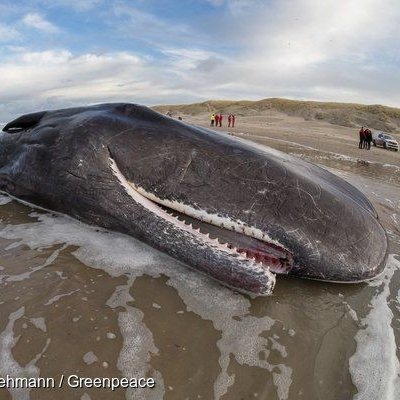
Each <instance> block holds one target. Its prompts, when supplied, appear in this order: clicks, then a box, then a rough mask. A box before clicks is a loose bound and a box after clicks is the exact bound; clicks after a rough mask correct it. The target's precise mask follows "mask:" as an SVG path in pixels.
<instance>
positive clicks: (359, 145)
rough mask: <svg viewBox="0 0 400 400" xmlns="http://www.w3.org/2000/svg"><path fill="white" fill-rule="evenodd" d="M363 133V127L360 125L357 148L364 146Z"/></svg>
mask: <svg viewBox="0 0 400 400" xmlns="http://www.w3.org/2000/svg"><path fill="white" fill-rule="evenodd" d="M364 135H365V133H364V127H363V126H362V127H361V129H360V143H359V144H358V148H359V149H362V148H363V147H364V140H365V136H364Z"/></svg>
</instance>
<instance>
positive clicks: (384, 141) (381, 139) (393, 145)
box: [372, 131, 399, 151]
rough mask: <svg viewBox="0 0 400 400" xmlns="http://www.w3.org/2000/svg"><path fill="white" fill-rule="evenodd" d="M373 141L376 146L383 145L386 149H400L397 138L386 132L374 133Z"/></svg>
mask: <svg viewBox="0 0 400 400" xmlns="http://www.w3.org/2000/svg"><path fill="white" fill-rule="evenodd" d="M372 143H373V144H374V146H382V147H383V148H384V149H393V150H394V151H398V150H399V144H398V143H397V140H396V139H395V138H394V137H393V136H391V135H389V134H388V133H385V132H380V131H376V132H374V133H373V134H372Z"/></svg>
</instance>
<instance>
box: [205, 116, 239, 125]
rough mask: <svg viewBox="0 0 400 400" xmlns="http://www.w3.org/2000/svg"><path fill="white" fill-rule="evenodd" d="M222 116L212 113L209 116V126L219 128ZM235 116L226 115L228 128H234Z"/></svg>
mask: <svg viewBox="0 0 400 400" xmlns="http://www.w3.org/2000/svg"><path fill="white" fill-rule="evenodd" d="M223 119H224V116H223V115H222V114H216V113H212V114H211V116H210V121H211V122H210V126H221V127H222V120H223ZM235 119H236V118H235V116H234V115H233V114H229V115H228V128H231V127H232V128H234V127H235Z"/></svg>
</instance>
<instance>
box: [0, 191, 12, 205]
mask: <svg viewBox="0 0 400 400" xmlns="http://www.w3.org/2000/svg"><path fill="white" fill-rule="evenodd" d="M11 201H12V199H11V198H10V197H8V196H6V195H3V194H1V195H0V206H4V205H5V204H8V203H10V202H11Z"/></svg>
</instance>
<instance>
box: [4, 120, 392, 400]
mask: <svg viewBox="0 0 400 400" xmlns="http://www.w3.org/2000/svg"><path fill="white" fill-rule="evenodd" d="M268 117H269V118H270V119H268ZM274 118H275V119H274ZM279 118H282V120H279ZM287 118H289V119H290V117H287ZM185 120H188V118H186V117H185ZM191 122H193V123H197V124H199V123H200V122H202V121H201V119H200V118H199V117H195V118H192V120H191ZM304 122H305V123H304V125H302V127H301V129H300V128H299V126H298V124H297V125H296V126H294V125H293V121H289V120H288V119H286V118H285V117H283V116H279V115H271V116H260V117H246V118H243V121H242V120H241V118H238V123H237V127H236V128H235V130H234V131H233V130H231V133H234V134H236V135H238V136H240V137H245V138H247V139H251V140H254V141H256V142H258V143H261V144H264V145H268V146H271V147H274V148H276V149H279V150H282V151H285V152H288V153H292V154H294V155H296V156H298V157H302V158H305V159H307V160H309V161H312V162H315V163H317V164H320V165H322V166H324V167H326V168H328V169H330V170H331V171H332V172H334V173H336V174H338V175H339V176H341V177H343V178H344V179H346V180H348V181H349V182H350V183H352V184H354V185H355V186H357V187H358V188H359V189H360V190H361V191H363V192H364V193H365V194H366V195H367V197H368V198H369V199H370V200H371V201H372V202H373V204H374V205H375V207H376V208H377V210H378V213H379V216H380V218H381V221H382V223H383V225H384V226H385V228H386V230H387V232H388V236H389V241H390V254H391V255H390V257H389V260H388V265H387V269H386V270H385V273H384V274H383V275H382V276H381V277H380V278H379V279H377V280H375V281H373V282H371V283H369V284H358V285H339V284H327V283H321V282H314V281H307V280H301V279H290V278H284V277H278V279H277V285H276V288H275V291H274V293H273V295H272V296H270V297H267V298H257V299H250V298H248V297H246V296H243V295H240V294H237V293H234V292H232V291H231V290H229V289H226V288H224V287H222V286H220V285H218V284H217V283H215V282H213V281H211V280H209V279H208V278H206V277H203V276H200V275H199V274H197V273H195V272H194V271H191V270H189V269H187V268H186V267H185V266H184V265H182V264H180V263H179V262H177V261H176V260H174V259H171V258H169V257H167V256H166V255H164V254H161V253H159V252H157V251H155V250H153V249H152V248H150V247H148V246H146V245H144V244H143V243H140V242H138V241H136V240H135V239H133V238H130V237H128V236H124V235H121V234H118V233H113V232H107V231H104V230H102V229H99V228H96V227H90V226H87V225H84V224H81V223H79V222H77V221H75V220H72V219H70V218H68V217H64V216H60V215H54V214H51V213H47V212H43V211H40V210H37V209H34V208H31V207H29V206H26V205H22V204H20V203H18V202H17V201H15V200H11V199H9V198H8V197H6V196H4V197H1V199H0V204H1V205H0V218H1V221H0V354H1V358H0V377H5V376H6V375H7V374H8V375H11V376H18V377H22V376H26V377H38V376H40V377H54V378H55V380H56V382H57V383H58V380H59V378H60V376H61V375H62V374H64V375H65V376H68V375H71V374H76V375H79V376H81V377H120V378H121V377H123V376H125V377H129V378H132V377H153V378H154V379H155V381H156V387H155V388H154V389H131V390H123V389H118V390H115V391H113V392H112V391H111V390H100V389H85V388H69V387H68V386H67V385H66V384H64V385H63V387H62V388H53V389H48V390H47V389H31V390H30V391H29V390H18V389H13V390H11V389H10V390H6V389H0V399H1V400H3V399H18V400H19V399H40V400H42V399H54V398H57V399H83V400H88V399H125V398H128V399H161V398H165V399H177V400H178V399H179V400H181V399H207V400H208V399H222V400H239V399H246V400H247V399H268V400H270V399H280V400H283V399H305V400H313V399H324V400H329V399H332V400H333V399H352V398H355V399H368V400H369V399H398V398H400V380H399V376H398V375H399V373H400V364H399V356H400V349H399V346H400V333H399V332H400V331H399V328H400V271H399V269H400V257H399V255H400V177H399V174H400V170H399V160H400V156H399V153H394V152H389V151H384V150H381V149H375V148H374V149H373V150H371V151H370V152H367V151H366V150H359V149H358V148H357V132H354V131H353V132H351V133H349V129H348V128H343V127H335V126H332V125H329V124H325V123H320V122H309V121H304ZM307 122H308V124H307ZM268 124H269V125H268ZM285 124H286V125H287V126H286V125H285ZM313 124H316V125H315V126H314V125H313ZM320 124H322V125H320ZM289 125H290V126H289ZM325 125H329V126H328V127H326V126H325ZM313 126H314V128H315V130H313V129H314V128H313ZM277 127H281V128H279V129H281V130H279V129H278V128H277ZM325 129H332V130H334V131H335V132H337V134H338V135H339V133H340V135H342V136H340V140H333V139H332V138H331V136H330V133H329V130H325ZM318 132H319V133H318ZM325 135H328V136H325ZM304 146H307V147H304ZM361 158H362V159H364V160H368V161H369V164H368V165H365V164H360V163H358V162H357V160H358V159H361ZM385 164H389V165H385ZM333 256H334V255H333Z"/></svg>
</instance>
